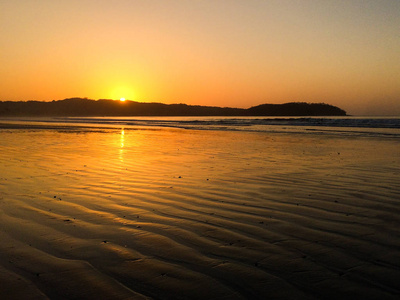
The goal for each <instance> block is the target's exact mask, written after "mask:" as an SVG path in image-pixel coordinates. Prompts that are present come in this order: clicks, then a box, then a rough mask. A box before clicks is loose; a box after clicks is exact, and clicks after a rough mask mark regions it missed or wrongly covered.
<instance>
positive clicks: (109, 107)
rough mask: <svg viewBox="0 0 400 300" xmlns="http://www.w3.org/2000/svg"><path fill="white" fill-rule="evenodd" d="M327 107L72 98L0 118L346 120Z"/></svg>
mask: <svg viewBox="0 0 400 300" xmlns="http://www.w3.org/2000/svg"><path fill="white" fill-rule="evenodd" d="M345 115H346V112H345V111H344V110H343V109H340V108H339V107H336V106H333V105H329V104H325V103H306V102H290V103H285V104H261V105H258V106H253V107H250V108H247V109H245V108H231V107H216V106H200V105H187V104H163V103H145V102H136V101H128V100H127V101H124V102H121V101H115V100H108V99H100V100H91V99H86V98H69V99H64V100H53V101H51V102H44V101H0V116H3V117H5V116H7V117H8V116H9V117H11V116H35V117H45V116H71V117H72V116H345Z"/></svg>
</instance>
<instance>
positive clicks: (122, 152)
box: [119, 128, 125, 162]
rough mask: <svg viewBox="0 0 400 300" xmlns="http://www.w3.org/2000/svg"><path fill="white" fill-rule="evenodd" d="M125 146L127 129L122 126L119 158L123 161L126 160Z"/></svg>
mask: <svg viewBox="0 0 400 300" xmlns="http://www.w3.org/2000/svg"><path fill="white" fill-rule="evenodd" d="M124 146H125V130H124V128H122V129H121V135H120V147H119V160H120V161H121V162H124Z"/></svg>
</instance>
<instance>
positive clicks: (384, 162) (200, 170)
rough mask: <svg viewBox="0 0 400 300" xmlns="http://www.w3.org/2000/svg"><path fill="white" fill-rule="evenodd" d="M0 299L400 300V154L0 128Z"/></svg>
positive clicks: (331, 143) (181, 136)
mask: <svg viewBox="0 0 400 300" xmlns="http://www.w3.org/2000/svg"><path fill="white" fill-rule="evenodd" d="M0 150H1V151H0V238H1V244H0V282H1V285H0V298H1V299H48V298H50V299H267V298H269V299H344V298H347V299H396V298H397V299H398V298H399V297H400V286H399V282H400V226H399V225H400V201H399V199H400V180H399V179H400V143H399V141H398V140H395V139H383V138H373V137H372V138H366V137H363V138H361V137H360V138H355V137H352V138H346V137H338V136H331V135H328V134H327V135H316V134H312V133H309V134H285V133H246V132H224V131H196V130H180V129H151V130H150V129H140V130H134V129H127V128H125V129H124V130H122V129H118V128H117V129H106V128H98V129H95V128H91V129H84V128H78V127H75V128H74V127H69V128H58V129H57V126H55V127H52V128H47V129H46V128H45V127H43V128H29V127H25V128H19V129H13V128H12V126H11V127H9V128H2V129H0Z"/></svg>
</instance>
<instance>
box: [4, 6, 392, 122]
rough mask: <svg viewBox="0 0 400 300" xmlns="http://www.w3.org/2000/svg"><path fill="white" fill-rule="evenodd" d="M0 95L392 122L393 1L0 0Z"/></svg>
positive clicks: (13, 97)
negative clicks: (328, 112)
mask: <svg viewBox="0 0 400 300" xmlns="http://www.w3.org/2000/svg"><path fill="white" fill-rule="evenodd" d="M0 24H1V27H0V47H1V49H2V50H1V55H0V63H1V66H2V67H1V68H0V78H1V81H0V100H2V101H4V100H39V101H51V100H57V99H65V98H70V97H88V98H91V99H102V98H110V99H121V98H125V99H129V100H134V101H140V102H162V103H168V104H169V103H186V104H189V105H211V106H228V107H242V108H247V107H250V106H255V105H259V104H262V103H276V104H279V103H285V102H293V101H299V102H325V103H329V104H331V105H335V106H338V107H341V108H343V109H345V110H346V111H347V112H348V113H349V114H353V115H363V114H369V115H371V114H375V115H400V59H399V58H398V54H399V53H400V34H399V28H400V1H397V0H382V1H373V0H351V1H343V0H340V1H339V0H332V1H312V0H302V1H294V0H291V1H289V0H271V1H258V0H249V1H239V0H231V1H225V0H221V1H211V0H205V1H183V0H163V1H160V0H158V1H156V0H147V1H138V0H116V1H91V0H83V1H82V0H81V1H77V0H70V1H65V0H60V1H49V0H39V1H24V0H15V1H1V2H0Z"/></svg>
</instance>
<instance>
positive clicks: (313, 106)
mask: <svg viewBox="0 0 400 300" xmlns="http://www.w3.org/2000/svg"><path fill="white" fill-rule="evenodd" d="M248 111H249V113H250V114H251V115H252V116H345V115H346V112H345V111H344V110H343V109H340V108H339V107H336V106H332V105H329V104H325V103H305V102H291V103H285V104H261V105H258V106H253V107H250V108H249V109H248Z"/></svg>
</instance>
